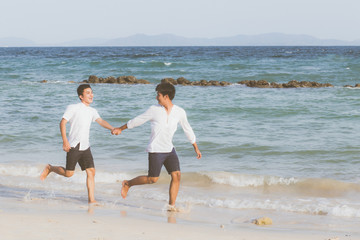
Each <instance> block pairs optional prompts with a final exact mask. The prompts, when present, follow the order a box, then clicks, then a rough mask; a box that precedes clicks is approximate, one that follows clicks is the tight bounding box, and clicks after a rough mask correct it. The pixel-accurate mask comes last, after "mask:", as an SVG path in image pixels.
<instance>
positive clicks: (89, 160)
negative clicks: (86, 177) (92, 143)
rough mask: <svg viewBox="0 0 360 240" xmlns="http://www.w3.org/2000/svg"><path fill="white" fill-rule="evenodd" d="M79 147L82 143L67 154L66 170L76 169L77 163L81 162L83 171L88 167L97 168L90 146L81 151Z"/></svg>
mask: <svg viewBox="0 0 360 240" xmlns="http://www.w3.org/2000/svg"><path fill="white" fill-rule="evenodd" d="M79 147H80V143H79V144H78V145H77V146H76V147H74V148H71V149H70V151H69V152H68V153H67V154H66V170H69V171H74V170H75V166H76V164H77V163H79V165H80V167H81V170H82V171H84V170H86V169H88V168H95V165H94V159H93V156H92V154H91V150H90V148H88V149H86V150H85V151H80V150H79Z"/></svg>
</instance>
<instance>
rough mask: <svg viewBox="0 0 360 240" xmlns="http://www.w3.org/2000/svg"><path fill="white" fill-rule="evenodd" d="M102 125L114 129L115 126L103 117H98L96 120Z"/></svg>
mask: <svg viewBox="0 0 360 240" xmlns="http://www.w3.org/2000/svg"><path fill="white" fill-rule="evenodd" d="M95 121H96V122H97V123H98V124H99V125H100V126H102V127H103V128H106V129H109V130H111V131H112V130H113V129H114V127H113V126H111V125H110V123H108V122H107V121H105V120H104V119H102V118H98V119H96V120H95Z"/></svg>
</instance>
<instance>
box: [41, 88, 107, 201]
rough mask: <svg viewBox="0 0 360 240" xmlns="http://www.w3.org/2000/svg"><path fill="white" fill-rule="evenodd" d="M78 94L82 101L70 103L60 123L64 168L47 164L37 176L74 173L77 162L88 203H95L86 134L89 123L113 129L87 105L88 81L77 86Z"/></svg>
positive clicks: (87, 134) (90, 99) (89, 89)
mask: <svg viewBox="0 0 360 240" xmlns="http://www.w3.org/2000/svg"><path fill="white" fill-rule="evenodd" d="M77 93H78V96H79V99H80V100H81V103H78V104H72V105H69V106H68V107H67V108H66V111H65V113H64V115H63V117H62V119H61V122H60V131H61V137H62V139H63V150H64V151H65V152H67V154H66V167H65V168H64V167H61V166H52V165H50V164H48V165H46V167H45V168H44V170H43V172H42V173H41V175H40V179H41V180H45V178H46V177H47V176H48V175H49V174H50V173H51V172H54V173H56V174H59V175H62V176H64V177H71V176H73V175H74V171H75V166H76V164H77V163H79V165H80V167H81V170H82V171H84V170H85V171H86V174H87V179H86V186H87V189H88V202H89V203H95V202H96V201H95V197H94V190H95V179H94V177H95V166H94V160H93V156H92V154H91V150H90V143H89V134H90V126H91V123H92V122H95V121H96V122H97V123H98V124H100V126H102V127H104V128H106V129H109V130H113V129H114V128H113V127H112V126H111V125H110V124H109V123H108V122H107V121H105V120H103V119H102V118H101V117H100V115H99V113H98V112H97V111H96V109H95V108H92V107H90V104H91V103H92V102H93V98H94V94H93V91H92V89H91V87H90V85H89V84H82V85H80V86H79V87H78V89H77ZM68 122H69V123H70V130H69V138H67V137H66V123H68Z"/></svg>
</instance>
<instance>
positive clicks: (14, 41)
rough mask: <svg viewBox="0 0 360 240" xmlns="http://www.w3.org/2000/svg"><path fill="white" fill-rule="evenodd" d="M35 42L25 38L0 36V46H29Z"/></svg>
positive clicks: (34, 44)
mask: <svg viewBox="0 0 360 240" xmlns="http://www.w3.org/2000/svg"><path fill="white" fill-rule="evenodd" d="M36 45H37V44H36V43H35V42H33V41H31V40H28V39H25V38H15V37H7V38H0V47H29V46H36Z"/></svg>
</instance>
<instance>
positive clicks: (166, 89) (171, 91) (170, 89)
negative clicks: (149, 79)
mask: <svg viewBox="0 0 360 240" xmlns="http://www.w3.org/2000/svg"><path fill="white" fill-rule="evenodd" d="M156 91H157V92H159V93H161V94H162V95H163V96H165V95H168V96H169V98H170V100H173V99H174V97H175V87H174V85H172V84H171V83H160V84H159V85H157V86H156Z"/></svg>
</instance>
